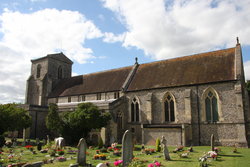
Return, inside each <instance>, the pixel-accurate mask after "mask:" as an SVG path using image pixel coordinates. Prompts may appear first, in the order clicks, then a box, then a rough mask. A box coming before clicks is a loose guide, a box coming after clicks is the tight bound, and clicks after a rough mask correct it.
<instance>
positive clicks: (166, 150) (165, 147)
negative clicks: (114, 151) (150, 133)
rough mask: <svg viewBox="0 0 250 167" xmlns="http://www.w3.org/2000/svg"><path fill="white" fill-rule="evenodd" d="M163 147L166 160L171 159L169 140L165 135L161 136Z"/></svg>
mask: <svg viewBox="0 0 250 167" xmlns="http://www.w3.org/2000/svg"><path fill="white" fill-rule="evenodd" d="M161 145H162V146H161V147H162V149H163V156H164V158H165V160H171V159H170V156H169V152H168V147H167V140H166V139H165V137H164V136H162V137H161Z"/></svg>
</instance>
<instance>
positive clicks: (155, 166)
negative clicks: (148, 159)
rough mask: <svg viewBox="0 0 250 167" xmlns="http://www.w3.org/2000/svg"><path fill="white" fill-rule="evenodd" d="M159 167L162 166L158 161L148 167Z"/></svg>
mask: <svg viewBox="0 0 250 167" xmlns="http://www.w3.org/2000/svg"><path fill="white" fill-rule="evenodd" d="M159 166H161V163H160V162H158V161H155V162H154V163H150V164H148V167H159Z"/></svg>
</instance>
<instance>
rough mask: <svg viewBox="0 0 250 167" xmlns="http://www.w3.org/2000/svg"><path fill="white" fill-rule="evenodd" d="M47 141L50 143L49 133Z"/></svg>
mask: <svg viewBox="0 0 250 167" xmlns="http://www.w3.org/2000/svg"><path fill="white" fill-rule="evenodd" d="M47 143H48V144H49V143H50V138H49V135H47Z"/></svg>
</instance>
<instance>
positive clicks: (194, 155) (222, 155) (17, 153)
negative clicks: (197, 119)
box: [0, 146, 250, 167]
mask: <svg viewBox="0 0 250 167" xmlns="http://www.w3.org/2000/svg"><path fill="white" fill-rule="evenodd" d="M136 147H137V148H140V147H141V146H136ZM33 148H34V151H36V153H37V154H32V152H31V151H30V150H28V149H27V148H25V147H21V146H17V147H15V148H6V147H4V148H3V152H2V153H1V154H0V159H1V161H0V162H3V163H4V164H3V165H7V164H11V163H17V162H36V161H43V160H48V159H51V157H45V156H46V155H48V153H40V152H39V151H37V150H36V146H34V147H33ZM146 148H154V147H153V146H146ZM168 148H169V151H170V157H171V159H172V160H171V161H165V160H164V158H163V155H162V152H157V153H152V154H151V155H146V154H145V153H142V152H141V151H140V150H139V149H138V150H139V151H134V152H133V153H134V157H135V159H137V161H143V166H146V167H147V166H148V164H149V163H152V162H153V161H158V162H160V163H161V164H162V166H165V167H198V166H199V161H198V159H199V157H201V156H202V155H204V153H205V152H208V151H210V147H209V146H196V147H193V149H194V152H191V153H189V156H188V158H180V156H179V155H178V154H180V153H185V152H186V150H187V148H185V147H184V151H183V152H178V153H173V151H172V150H174V147H168ZM219 148H220V150H221V151H220V152H219V156H218V158H217V160H212V159H210V158H209V159H208V164H209V166H216V167H220V166H223V167H238V166H239V167H248V166H250V149H247V148H237V151H238V152H237V153H233V147H219ZM67 150H77V149H76V148H74V147H66V148H65V149H64V152H65V154H64V157H66V158H68V160H67V161H64V162H58V161H54V162H53V163H50V164H45V165H44V166H45V167H50V166H51V167H52V166H53V167H68V166H69V164H71V163H76V156H77V154H76V153H68V151H67ZM96 150H97V148H92V149H88V150H87V163H89V164H92V165H93V166H96V165H97V164H98V163H100V162H109V163H110V165H111V166H114V164H113V163H114V161H115V160H118V159H121V157H119V156H115V155H113V152H107V153H101V154H105V155H106V157H107V159H106V160H94V159H93V157H94V155H95V154H96ZM11 152H12V153H11ZM10 154H13V155H14V157H13V158H10V159H8V158H7V156H8V155H10ZM69 159H71V160H69ZM134 166H135V165H134Z"/></svg>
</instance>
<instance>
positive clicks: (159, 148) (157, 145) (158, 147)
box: [155, 138, 161, 152]
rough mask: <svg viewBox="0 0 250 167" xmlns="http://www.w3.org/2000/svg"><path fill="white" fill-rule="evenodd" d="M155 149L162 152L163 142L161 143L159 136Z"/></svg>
mask: <svg viewBox="0 0 250 167" xmlns="http://www.w3.org/2000/svg"><path fill="white" fill-rule="evenodd" d="M155 151H156V152H160V151H161V143H160V139H159V138H157V139H156V141H155Z"/></svg>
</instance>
